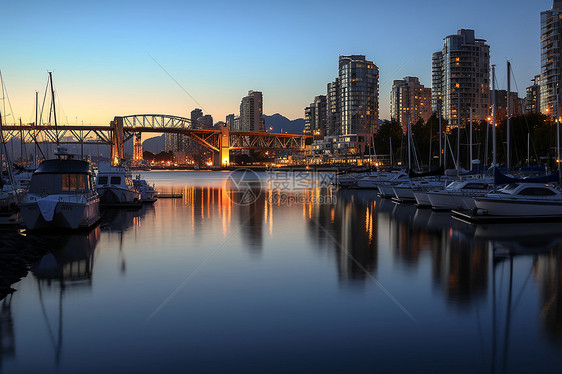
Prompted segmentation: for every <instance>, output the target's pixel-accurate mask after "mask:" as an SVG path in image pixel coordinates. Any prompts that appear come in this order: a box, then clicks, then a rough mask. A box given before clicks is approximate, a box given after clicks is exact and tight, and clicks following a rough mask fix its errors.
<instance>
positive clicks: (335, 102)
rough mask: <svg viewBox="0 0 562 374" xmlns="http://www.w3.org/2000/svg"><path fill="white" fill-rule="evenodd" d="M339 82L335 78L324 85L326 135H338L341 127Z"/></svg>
mask: <svg viewBox="0 0 562 374" xmlns="http://www.w3.org/2000/svg"><path fill="white" fill-rule="evenodd" d="M339 90H340V82H339V79H338V78H336V79H335V80H334V81H333V82H331V83H328V85H327V87H326V93H327V95H326V135H328V136H332V135H339V133H340V128H341V117H340V116H339V110H340V108H341V98H340V95H339Z"/></svg>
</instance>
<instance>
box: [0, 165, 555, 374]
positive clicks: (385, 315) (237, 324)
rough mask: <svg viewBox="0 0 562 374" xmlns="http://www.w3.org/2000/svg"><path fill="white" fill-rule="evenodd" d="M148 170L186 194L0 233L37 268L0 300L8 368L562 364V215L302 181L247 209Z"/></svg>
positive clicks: (289, 369)
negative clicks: (400, 197) (475, 213)
mask: <svg viewBox="0 0 562 374" xmlns="http://www.w3.org/2000/svg"><path fill="white" fill-rule="evenodd" d="M144 176H145V178H147V179H148V180H150V181H154V182H155V183H156V184H157V187H159V189H160V190H161V191H164V192H182V193H183V194H184V197H183V198H182V199H160V200H159V201H158V202H157V203H156V204H155V205H154V206H146V207H144V208H143V209H142V210H139V211H118V210H113V211H107V212H106V213H105V216H104V219H103V221H102V223H101V225H100V226H98V227H96V228H95V229H94V230H92V231H91V232H89V233H82V234H74V235H64V236H61V235H57V236H45V235H43V236H40V237H38V236H34V235H27V236H23V235H21V234H17V233H14V232H2V233H0V239H1V240H2V243H3V244H2V248H4V249H5V248H8V247H13V246H17V247H18V248H24V249H25V250H26V251H27V252H26V253H31V254H30V255H29V256H27V257H28V260H29V261H33V262H34V264H33V266H32V268H31V271H30V272H29V273H27V275H26V273H25V271H24V272H23V273H21V274H20V275H21V276H23V279H22V280H21V281H19V282H17V283H15V284H12V286H11V287H13V288H14V289H16V290H17V291H16V292H15V293H13V295H12V296H8V297H6V298H4V299H3V300H2V301H0V306H1V309H0V310H1V317H0V338H1V347H0V372H3V373H27V372H37V373H125V372H132V373H155V372H172V373H176V372H177V373H184V372H193V373H207V372H212V373H234V372H236V373H306V372H318V373H373V372H380V373H422V372H424V373H425V372H428V373H453V372H457V373H458V372H466V373H476V372H478V373H482V372H489V373H496V372H497V373H502V372H510V373H511V372H521V373H544V372H553V373H558V372H560V370H561V369H560V368H562V295H561V294H560V293H561V292H562V276H561V269H560V267H561V258H560V250H559V248H560V244H561V239H562V224H561V223H554V224H553V223H542V224H510V225H503V224H495V225H479V226H471V225H468V224H465V223H462V222H459V221H456V220H453V219H451V218H450V216H449V214H447V213H433V212H431V211H428V210H417V209H416V208H415V207H414V206H408V205H397V204H394V203H393V202H391V201H388V200H380V199H379V198H377V197H376V194H375V193H374V192H369V191H339V192H338V191H333V192H330V191H329V190H326V189H324V188H320V187H311V186H310V185H309V186H307V185H306V183H301V184H300V185H298V186H295V185H294V183H293V184H291V185H288V187H287V188H289V189H290V190H284V189H283V187H282V186H279V187H281V189H277V188H273V187H274V186H270V187H268V188H266V189H265V190H263V191H261V193H259V194H257V193H256V194H255V195H253V197H255V198H256V199H255V201H253V200H249V202H248V201H246V200H244V201H245V205H240V204H238V203H233V201H232V199H231V198H232V197H234V200H236V201H237V202H240V199H243V198H244V196H239V195H235V194H233V193H232V191H229V188H232V183H227V182H225V178H226V177H227V176H228V174H226V173H218V172H215V173H212V172H148V173H145V174H144ZM260 176H261V177H262V178H271V176H267V175H266V174H265V173H262V174H260ZM293 182H294V181H293ZM237 199H238V200H237ZM252 201H253V202H252ZM14 243H15V244H14ZM41 251H48V252H47V253H46V254H45V255H44V256H43V257H41V254H42V253H43V252H41ZM35 252H37V253H39V255H37V256H39V257H38V258H40V259H39V260H38V261H34V260H33V253H35ZM0 253H1V252H0ZM0 257H1V258H2V259H6V261H8V260H9V259H10V258H11V257H9V256H7V255H5V254H3V255H2V256H0ZM10 261H12V260H10ZM22 261H25V260H20V262H22ZM13 263H14V264H15V263H16V262H13ZM4 265H5V264H4ZM2 269H3V270H2V272H3V273H0V275H1V276H2V279H3V280H4V281H5V282H9V281H8V280H7V279H8V278H9V277H10V276H13V275H12V274H11V273H10V272H9V271H8V270H6V267H5V266H3V267H2Z"/></svg>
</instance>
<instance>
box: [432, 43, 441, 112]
mask: <svg viewBox="0 0 562 374" xmlns="http://www.w3.org/2000/svg"><path fill="white" fill-rule="evenodd" d="M442 103H443V52H442V51H437V52H435V53H434V54H433V55H432V59H431V111H432V112H433V113H438V112H439V105H442Z"/></svg>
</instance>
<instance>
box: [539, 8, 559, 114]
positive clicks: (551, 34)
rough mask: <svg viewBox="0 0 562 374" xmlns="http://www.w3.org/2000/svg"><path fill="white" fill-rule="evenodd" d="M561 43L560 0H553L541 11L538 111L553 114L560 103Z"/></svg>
mask: <svg viewBox="0 0 562 374" xmlns="http://www.w3.org/2000/svg"><path fill="white" fill-rule="evenodd" d="M560 43H562V0H554V1H553V4H552V9H550V10H547V11H544V12H541V78H540V111H541V113H544V114H548V113H551V114H554V113H555V111H556V109H557V108H558V107H559V105H560V81H561V74H562V66H561V59H560V51H561V49H560V47H561V46H560Z"/></svg>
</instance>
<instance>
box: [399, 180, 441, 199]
mask: <svg viewBox="0 0 562 374" xmlns="http://www.w3.org/2000/svg"><path fill="white" fill-rule="evenodd" d="M444 185H445V180H440V179H439V178H421V179H416V180H411V181H409V182H404V183H401V184H398V185H396V186H394V187H393V188H392V189H393V191H394V199H395V200H396V201H397V202H399V203H415V202H416V196H415V195H414V192H416V191H427V190H430V189H435V188H443V186H444Z"/></svg>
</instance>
